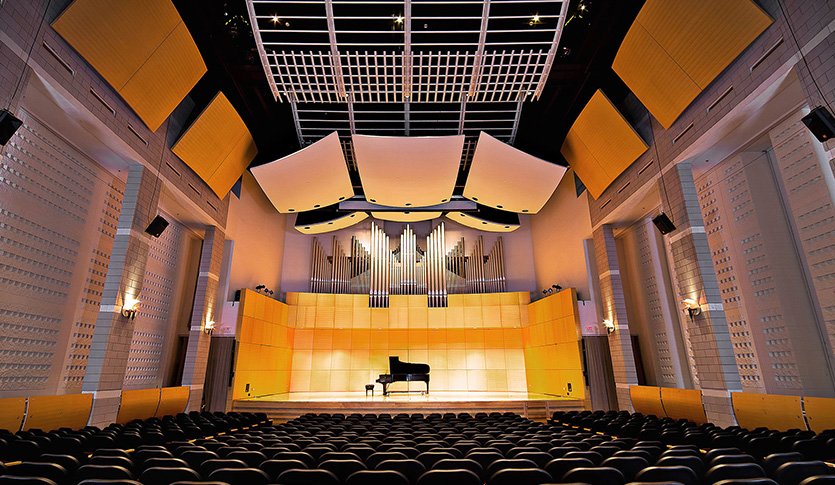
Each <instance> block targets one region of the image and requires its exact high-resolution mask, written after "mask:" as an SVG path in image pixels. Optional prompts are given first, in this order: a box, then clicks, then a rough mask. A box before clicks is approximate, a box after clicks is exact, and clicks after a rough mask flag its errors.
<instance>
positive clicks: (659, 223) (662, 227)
mask: <svg viewBox="0 0 835 485" xmlns="http://www.w3.org/2000/svg"><path fill="white" fill-rule="evenodd" d="M652 223H653V224H655V227H657V228H658V231H659V232H660V233H661V234H662V235H663V234H669V233H671V232H673V231H675V230H676V225H675V224H673V221H671V220H670V218H669V217H667V214H665V213H663V212H662V213H660V214H658V215H657V216H655V218H654V219H653V220H652Z"/></svg>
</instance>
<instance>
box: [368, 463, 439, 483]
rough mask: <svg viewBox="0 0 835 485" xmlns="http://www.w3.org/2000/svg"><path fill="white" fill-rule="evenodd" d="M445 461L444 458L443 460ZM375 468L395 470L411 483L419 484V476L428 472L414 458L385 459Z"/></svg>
mask: <svg viewBox="0 0 835 485" xmlns="http://www.w3.org/2000/svg"><path fill="white" fill-rule="evenodd" d="M441 461H443V460H441ZM374 469H375V470H393V471H396V472H399V473H401V474H403V476H405V477H406V478H407V479H408V480H409V483H410V485H415V484H417V481H418V478H420V476H421V475H422V474H423V473H424V472H426V467H425V466H424V465H423V463H421V462H419V461H417V460H414V459H405V460H385V461H382V462H380V463H378V464H377V466H376V467H375V468H374Z"/></svg>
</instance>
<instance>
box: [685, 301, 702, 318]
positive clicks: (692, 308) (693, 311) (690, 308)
mask: <svg viewBox="0 0 835 485" xmlns="http://www.w3.org/2000/svg"><path fill="white" fill-rule="evenodd" d="M681 310H682V311H683V312H684V313H685V314H686V315H687V316H689V317H690V318H693V317H695V316H696V315H700V314H701V313H702V307H701V306H700V305H699V302H697V301H696V300H694V299H692V298H685V299H684V300H681Z"/></svg>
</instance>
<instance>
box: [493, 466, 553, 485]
mask: <svg viewBox="0 0 835 485" xmlns="http://www.w3.org/2000/svg"><path fill="white" fill-rule="evenodd" d="M553 480H554V479H553V478H552V477H551V475H550V474H549V473H548V472H546V471H545V470H543V469H541V468H505V469H503V470H499V471H497V472H496V473H494V474H493V475H491V476H490V479H489V480H487V485H540V484H543V483H550V482H552V481H553Z"/></svg>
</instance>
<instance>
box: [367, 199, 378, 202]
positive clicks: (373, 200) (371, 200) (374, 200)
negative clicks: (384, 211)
mask: <svg viewBox="0 0 835 485" xmlns="http://www.w3.org/2000/svg"><path fill="white" fill-rule="evenodd" d="M368 200H369V202H377V199H368Z"/></svg>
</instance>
